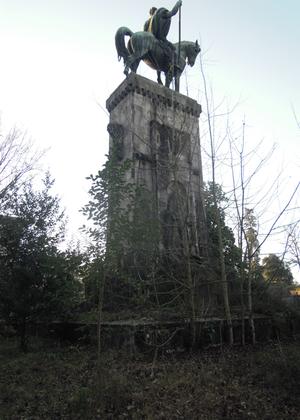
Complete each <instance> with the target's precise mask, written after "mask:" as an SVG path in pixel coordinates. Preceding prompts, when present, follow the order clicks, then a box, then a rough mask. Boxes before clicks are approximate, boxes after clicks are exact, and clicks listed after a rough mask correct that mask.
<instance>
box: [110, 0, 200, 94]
mask: <svg viewBox="0 0 300 420" xmlns="http://www.w3.org/2000/svg"><path fill="white" fill-rule="evenodd" d="M181 5H182V1H181V0H180V1H177V3H176V4H175V6H174V7H173V9H172V10H171V11H169V10H167V9H165V8H164V7H161V8H159V9H157V8H155V7H152V8H151V9H150V18H149V19H148V20H147V21H146V23H145V25H144V31H140V32H132V31H131V30H130V29H129V28H127V27H125V26H122V27H121V28H119V29H118V30H117V32H116V36H115V42H116V49H117V53H118V59H119V60H121V58H123V62H124V74H125V75H126V76H127V75H128V74H129V71H131V72H133V73H136V71H137V69H138V66H139V64H140V61H141V60H143V61H144V62H145V63H146V64H148V65H149V66H150V67H151V68H152V69H154V70H156V71H157V81H158V83H159V84H162V81H161V72H163V73H164V74H165V86H166V87H169V86H170V84H171V81H172V80H173V79H175V90H176V91H177V92H179V79H180V76H181V74H182V72H183V70H184V68H185V66H186V63H187V64H188V65H190V66H191V67H192V66H193V65H194V64H195V61H196V58H197V55H198V54H199V52H200V47H199V44H198V41H196V42H189V41H181V40H180V37H181V35H180V34H179V42H178V43H176V44H172V43H171V42H169V41H168V40H167V35H168V33H169V30H170V26H171V19H172V17H173V16H174V15H176V13H177V12H178V10H179V11H180V9H181ZM179 17H180V15H179ZM179 28H180V19H179ZM126 36H129V41H128V43H127V46H126V45H125V37H126Z"/></svg>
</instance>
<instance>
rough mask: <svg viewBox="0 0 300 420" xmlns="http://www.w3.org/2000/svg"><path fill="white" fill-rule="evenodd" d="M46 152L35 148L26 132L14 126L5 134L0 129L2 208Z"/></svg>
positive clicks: (0, 206) (0, 196) (0, 202)
mask: <svg viewBox="0 0 300 420" xmlns="http://www.w3.org/2000/svg"><path fill="white" fill-rule="evenodd" d="M43 154H44V152H39V151H37V150H35V148H34V144H33V142H32V141H31V140H29V139H28V137H27V136H26V134H25V133H23V132H22V131H20V130H19V129H17V128H16V127H14V128H12V129H11V130H10V131H9V132H8V133H6V134H4V133H3V132H1V130H0V210H1V208H3V206H4V204H5V201H6V199H5V198H6V196H7V194H8V193H9V192H10V191H11V190H15V189H16V188H19V187H20V185H21V184H22V183H23V182H24V181H25V180H26V179H28V177H29V176H30V175H32V174H33V171H34V170H35V169H37V164H38V161H39V160H40V158H41V157H42V155H43Z"/></svg>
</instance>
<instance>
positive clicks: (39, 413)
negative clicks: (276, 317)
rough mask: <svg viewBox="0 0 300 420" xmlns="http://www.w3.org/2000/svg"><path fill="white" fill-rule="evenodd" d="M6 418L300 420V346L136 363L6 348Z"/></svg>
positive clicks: (87, 350) (2, 374)
mask: <svg viewBox="0 0 300 420" xmlns="http://www.w3.org/2000/svg"><path fill="white" fill-rule="evenodd" d="M0 419H1V420H6V419H9V420H14V419H16V420H22V419H23V420H25V419H26V420H27V419H28V420H29V419H30V420H35V419H51V420H55V419H70V420H71V419H72V420H73V419H84V420H85V419H136V420H141V419H153V420H154V419H155V420H157V419H166V420H169V419H187V420H190V419H199V420H200V419H203V420H210V419H211V420H213V419H231V420H232V419H233V420H234V419H236V420H243V419H256V420H257V419H259V420H267V419H268V420H277V419H278V420H284V419H293V420H296V419H300V343H299V342H293V343H279V342H277V343H273V344H268V345H267V346H263V347H262V346H258V347H255V348H253V347H247V348H244V349H243V348H234V349H229V348H226V349H223V350H222V351H221V350H220V349H219V350H217V349H212V350H206V351H201V352H197V353H193V354H190V353H185V354H184V353H181V354H176V353H175V352H174V353H167V354H162V355H159V356H158V357H157V359H155V360H153V352H149V353H148V354H138V355H134V356H129V355H128V354H125V353H121V352H112V351H111V352H106V353H103V355H102V360H101V366H100V367H98V365H97V357H96V349H95V348H93V347H86V346H74V345H68V346H67V345H65V346H60V345H58V343H55V342H50V341H36V342H33V343H32V345H31V349H30V351H29V352H28V353H27V354H23V353H21V352H20V351H19V350H18V349H17V346H16V342H15V341H14V340H13V339H1V342H0Z"/></svg>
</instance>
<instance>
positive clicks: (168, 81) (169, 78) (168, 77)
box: [165, 71, 173, 88]
mask: <svg viewBox="0 0 300 420" xmlns="http://www.w3.org/2000/svg"><path fill="white" fill-rule="evenodd" d="M165 76H166V82H165V86H166V87H167V88H168V87H170V84H171V82H172V79H173V72H172V71H168V72H167V73H165Z"/></svg>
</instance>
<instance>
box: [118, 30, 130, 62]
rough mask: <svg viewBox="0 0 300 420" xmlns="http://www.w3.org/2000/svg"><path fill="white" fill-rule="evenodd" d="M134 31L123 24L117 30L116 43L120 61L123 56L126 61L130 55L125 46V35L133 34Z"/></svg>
mask: <svg viewBox="0 0 300 420" xmlns="http://www.w3.org/2000/svg"><path fill="white" fill-rule="evenodd" d="M132 35H133V32H132V31H131V30H130V29H129V28H126V27H125V26H121V28H119V29H118V30H117V32H116V36H115V43H116V49H117V53H118V60H119V61H120V60H121V58H123V59H124V61H125V60H126V59H127V57H128V56H129V51H128V49H127V48H126V46H125V39H124V38H125V36H132Z"/></svg>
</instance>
